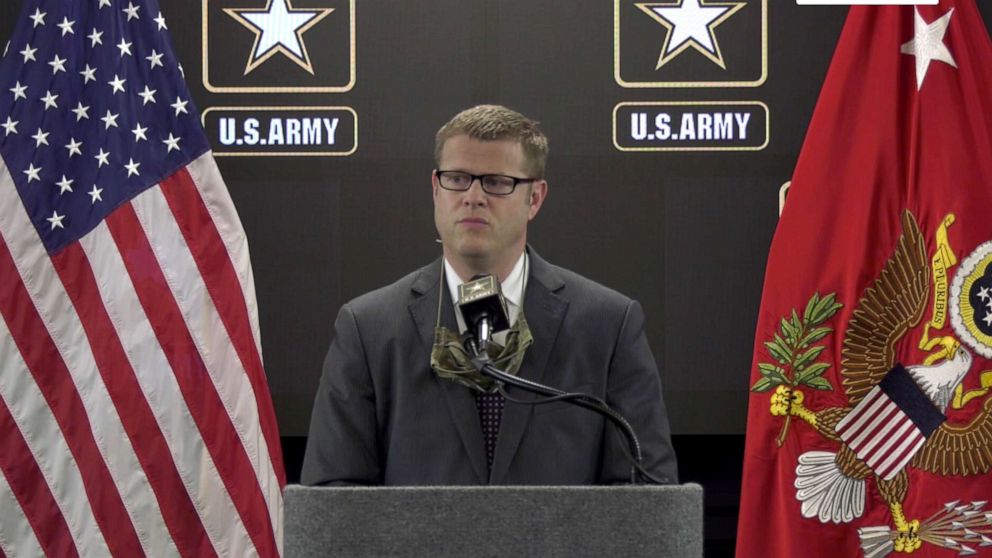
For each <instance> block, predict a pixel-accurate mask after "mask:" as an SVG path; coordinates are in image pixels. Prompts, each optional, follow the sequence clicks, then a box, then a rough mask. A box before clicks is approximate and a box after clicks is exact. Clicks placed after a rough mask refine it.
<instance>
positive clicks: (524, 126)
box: [434, 105, 548, 178]
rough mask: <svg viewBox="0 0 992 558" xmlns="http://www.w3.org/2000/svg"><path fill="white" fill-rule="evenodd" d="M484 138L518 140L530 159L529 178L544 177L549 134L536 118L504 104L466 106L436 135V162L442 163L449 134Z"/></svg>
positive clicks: (450, 136)
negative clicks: (543, 130) (547, 135)
mask: <svg viewBox="0 0 992 558" xmlns="http://www.w3.org/2000/svg"><path fill="white" fill-rule="evenodd" d="M462 134H464V135H467V136H468V137H470V138H472V139H476V140H482V141H496V140H515V141H517V142H519V143H520V146H521V147H522V148H523V150H524V157H525V158H526V160H527V167H528V169H527V170H528V171H529V172H530V176H528V178H544V171H545V167H546V165H547V162H548V138H547V137H546V136H545V135H544V132H542V131H541V128H540V127H539V126H538V122H537V121H536V120H531V119H529V118H527V117H526V116H524V115H522V114H520V113H519V112H517V111H515V110H511V109H508V108H506V107H504V106H500V105H478V106H474V107H472V108H470V109H466V110H463V111H461V112H459V113H458V114H456V115H455V116H454V117H453V118H452V119H451V120H449V121H448V122H447V123H446V124H445V125H444V126H441V129H440V130H438V131H437V135H436V136H434V162H435V164H437V165H439V166H440V164H441V151H442V150H443V149H444V144H445V142H447V141H448V139H449V138H452V137H454V136H458V135H462Z"/></svg>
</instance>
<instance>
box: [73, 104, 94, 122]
mask: <svg viewBox="0 0 992 558" xmlns="http://www.w3.org/2000/svg"><path fill="white" fill-rule="evenodd" d="M89 110H90V107H89V105H87V106H85V107H84V106H83V103H82V102H80V103H78V104H76V108H74V109H72V112H74V113H76V122H79V121H80V120H82V119H84V118H85V119H87V120H89V118H90V115H89Z"/></svg>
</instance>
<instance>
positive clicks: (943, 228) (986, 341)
mask: <svg viewBox="0 0 992 558" xmlns="http://www.w3.org/2000/svg"><path fill="white" fill-rule="evenodd" d="M990 216H992V44H990V41H989V36H988V33H987V31H986V28H985V25H984V23H983V21H982V18H981V16H980V14H979V12H978V10H977V8H976V6H975V3H974V1H973V0H941V1H940V3H939V4H938V5H936V6H924V5H920V6H857V7H852V8H851V9H850V12H849V15H848V18H847V21H846V23H845V25H844V29H843V32H842V34H841V37H840V39H839V41H838V45H837V48H836V52H835V54H834V58H833V61H832V62H831V66H830V69H829V71H828V73H827V77H826V79H825V82H824V85H823V89H822V92H821V94H820V98H819V100H818V103H817V106H816V109H815V111H814V114H813V118H812V121H811V123H810V126H809V130H808V132H807V136H806V140H805V142H804V145H803V148H802V151H801V153H800V156H799V160H798V163H797V165H796V169H795V174H794V176H793V181H792V187H791V189H790V191H789V194H788V198H787V200H786V202H785V207H784V210H783V213H782V216H781V220H780V222H779V225H778V229H777V230H776V233H775V237H774V240H773V242H772V246H771V250H770V253H769V257H768V264H767V270H766V276H765V287H764V294H763V298H762V303H761V310H760V313H759V316H758V323H757V328H756V334H755V343H754V358H753V364H752V369H751V380H750V384H749V386H750V399H749V409H748V425H747V441H746V445H745V463H744V477H743V488H742V493H741V510H740V517H739V524H738V532H737V556H738V557H741V558H743V557H759V556H760V557H775V556H805V557H814V558H815V557H817V556H822V557H835V556H869V557H879V556H887V555H890V554H892V555H895V554H898V553H905V552H912V553H913V555H914V556H956V555H968V554H971V553H975V552H981V551H982V550H984V551H986V552H988V551H989V549H990V548H992V519H990V518H992V513H990V512H992V509H990V506H989V505H988V503H987V502H986V500H988V499H989V496H992V221H990Z"/></svg>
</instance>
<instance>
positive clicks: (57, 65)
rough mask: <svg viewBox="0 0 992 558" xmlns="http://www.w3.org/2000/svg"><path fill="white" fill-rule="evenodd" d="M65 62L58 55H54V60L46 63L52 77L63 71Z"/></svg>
mask: <svg viewBox="0 0 992 558" xmlns="http://www.w3.org/2000/svg"><path fill="white" fill-rule="evenodd" d="M65 61H66V59H65V58H59V55H58V54H56V55H55V58H52V61H51V62H49V63H48V65H49V66H51V67H52V75H55V74H57V73H59V72H64V71H65Z"/></svg>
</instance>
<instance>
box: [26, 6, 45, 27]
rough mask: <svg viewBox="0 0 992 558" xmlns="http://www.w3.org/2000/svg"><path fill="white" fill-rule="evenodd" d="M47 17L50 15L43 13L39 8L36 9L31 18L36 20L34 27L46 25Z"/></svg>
mask: <svg viewBox="0 0 992 558" xmlns="http://www.w3.org/2000/svg"><path fill="white" fill-rule="evenodd" d="M46 15H48V12H43V11H41V10H39V9H38V8H35V10H34V14H33V15H31V16H30V17H31V19H32V20H34V25H32V27H38V26H39V25H44V24H45V16H46Z"/></svg>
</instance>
